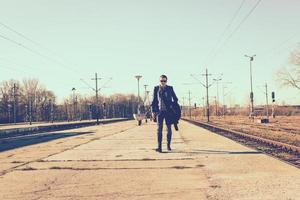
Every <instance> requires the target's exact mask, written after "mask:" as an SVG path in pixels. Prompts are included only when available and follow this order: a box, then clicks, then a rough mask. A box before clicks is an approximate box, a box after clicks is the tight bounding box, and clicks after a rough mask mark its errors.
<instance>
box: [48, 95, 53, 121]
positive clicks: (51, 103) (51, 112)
mask: <svg viewBox="0 0 300 200" xmlns="http://www.w3.org/2000/svg"><path fill="white" fill-rule="evenodd" d="M49 104H50V121H51V123H53V121H54V119H53V118H54V117H53V101H52V99H49Z"/></svg>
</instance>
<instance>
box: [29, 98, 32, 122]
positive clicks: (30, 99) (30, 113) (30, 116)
mask: <svg viewBox="0 0 300 200" xmlns="http://www.w3.org/2000/svg"><path fill="white" fill-rule="evenodd" d="M29 124H30V125H32V94H31V93H30V94H29Z"/></svg>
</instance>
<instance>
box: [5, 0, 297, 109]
mask: <svg viewBox="0 0 300 200" xmlns="http://www.w3.org/2000/svg"><path fill="white" fill-rule="evenodd" d="M242 2H243V0H206V1H204V0H202V1H201V0H151V1H150V0H107V1H104V0H97V1H96V0H22V1H20V0H0V22H1V23H3V24H5V25H7V26H9V27H10V28H12V29H13V30H15V31H18V33H21V34H22V35H24V36H26V37H27V38H29V39H31V40H32V41H33V42H30V41H28V40H26V39H25V38H23V37H21V36H20V35H18V34H16V33H14V32H13V31H11V30H8V29H6V28H5V27H3V26H0V35H2V36H5V37H7V38H9V39H11V40H13V41H15V42H17V43H19V45H17V44H14V43H12V42H9V41H7V40H5V39H3V38H1V37H0V81H3V80H8V79H11V78H14V79H18V80H22V79H23V78H38V79H39V80H40V81H41V82H42V83H43V84H44V85H46V86H47V88H48V89H51V90H53V91H54V92H55V94H56V95H57V96H58V99H59V100H62V99H63V98H64V97H66V96H68V95H69V94H70V93H71V89H72V87H75V88H77V91H78V92H80V93H82V94H87V95H91V94H93V91H92V90H90V89H88V88H87V87H86V86H85V85H84V84H83V83H82V82H81V81H80V79H84V80H85V81H86V82H88V83H89V84H91V85H92V86H94V82H92V80H90V79H91V78H93V76H94V73H95V72H98V74H99V76H100V77H104V80H102V81H101V82H100V84H101V83H104V82H106V80H107V79H108V78H109V77H112V78H113V80H112V82H110V83H109V84H108V88H105V89H103V90H102V93H103V94H105V95H108V94H113V93H137V83H136V80H135V79H134V75H136V74H141V75H143V78H142V79H141V85H144V84H147V85H149V89H150V90H151V92H152V88H153V86H154V85H156V84H158V78H159V75H161V74H166V75H167V76H168V77H169V85H173V86H174V88H175V91H176V92H177V96H178V97H179V98H180V99H182V97H183V96H185V97H188V91H189V90H191V93H192V97H193V100H192V102H197V103H198V104H199V103H200V102H202V100H201V98H202V97H203V96H204V95H205V92H204V87H202V86H201V85H199V84H197V85H185V84H184V83H195V80H194V79H193V78H192V77H191V76H190V74H196V75H197V74H198V75H197V76H198V77H199V79H201V81H202V82H204V81H205V79H204V77H203V76H201V75H200V74H202V73H203V72H204V71H205V68H206V67H207V68H208V70H209V73H212V74H213V75H214V76H211V77H210V78H211V79H212V78H217V77H218V76H219V74H220V73H223V81H226V82H228V81H229V82H232V84H230V85H228V86H227V89H226V90H227V92H230V94H229V95H227V96H226V99H225V100H226V103H227V104H228V103H232V104H234V103H240V104H245V103H246V101H247V100H248V96H249V89H250V81H249V60H248V59H247V58H245V57H244V54H249V55H252V54H256V55H257V56H256V57H255V60H254V62H253V79H254V96H255V103H256V104H260V103H264V102H265V97H264V93H263V90H264V88H263V87H262V85H264V84H265V83H266V82H267V83H268V85H269V91H270V92H271V91H275V92H276V96H277V98H276V100H277V101H278V103H281V102H282V101H285V102H286V103H291V104H299V103H300V93H299V90H296V89H286V88H280V87H279V85H278V83H276V80H275V73H276V71H277V70H278V69H279V68H280V67H282V66H287V65H289V62H288V57H289V54H290V51H291V50H293V49H295V48H296V47H297V45H299V42H300V12H299V10H300V1H297V0H262V1H261V2H260V3H259V4H258V6H257V8H256V9H255V10H254V11H253V13H252V14H251V15H250V16H249V17H248V18H247V19H246V21H245V22H244V23H242V24H241V26H240V27H239V28H238V29H237V31H235V32H234V34H233V35H232V37H230V38H229V36H230V35H231V34H232V32H233V31H234V30H235V29H236V27H237V26H238V25H239V23H240V22H241V20H242V19H243V18H244V17H245V16H246V15H247V13H248V12H249V11H250V10H251V8H252V7H253V6H254V5H255V3H256V2H257V0H245V3H244V4H243V6H242V8H241V10H240V12H239V13H238V15H237V17H236V18H235V20H234V21H233V23H232V25H231V26H230V27H229V28H228V29H227V31H226V32H225V34H224V37H223V38H221V42H220V40H219V39H220V37H221V36H222V33H223V31H224V30H225V28H226V27H227V26H228V24H229V22H230V20H231V19H232V17H233V16H234V14H235V12H236V11H237V9H238V8H239V6H240V5H241V3H242ZM226 38H229V39H228V40H227V39H226ZM224 40H226V41H227V42H226V43H225V44H224V43H223V42H222V41H224ZM218 41H219V42H218ZM20 44H21V45H23V46H24V47H26V48H29V49H30V50H33V51H34V52H32V51H30V50H28V49H25V48H23V47H22V46H21V45H20ZM41 45H42V46H41ZM216 46H218V47H220V48H217V51H216V56H211V52H212V51H213V50H214V49H216ZM210 81H211V80H210ZM142 91H143V88H142V87H141V92H142ZM227 92H226V93H227ZM219 93H220V101H221V102H222V98H221V96H222V87H221V84H220V90H219ZM210 96H216V85H213V86H212V87H211V88H210Z"/></svg>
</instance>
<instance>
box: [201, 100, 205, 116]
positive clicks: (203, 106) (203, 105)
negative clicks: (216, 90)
mask: <svg viewBox="0 0 300 200" xmlns="http://www.w3.org/2000/svg"><path fill="white" fill-rule="evenodd" d="M202 101H203V103H202V108H203V117H205V97H202Z"/></svg>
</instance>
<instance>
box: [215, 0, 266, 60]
mask: <svg viewBox="0 0 300 200" xmlns="http://www.w3.org/2000/svg"><path fill="white" fill-rule="evenodd" d="M261 1H262V0H258V1H257V2H256V3H255V5H254V6H253V7H252V8H251V9H250V11H249V12H248V13H247V14H246V15H245V16H244V17H243V19H242V20H241V21H240V23H239V24H238V25H237V26H236V27H235V29H234V30H233V31H232V32H231V34H230V35H228V37H227V38H226V39H225V41H224V42H223V44H222V45H221V46H220V47H219V48H218V49H217V50H216V51H215V53H214V55H213V56H212V58H215V57H216V56H217V54H218V53H219V52H220V50H221V49H222V47H223V46H224V45H225V44H226V43H227V42H228V41H229V40H230V39H231V38H232V36H233V35H234V34H235V33H236V32H237V31H238V30H239V29H240V28H241V26H242V25H243V24H244V23H245V21H246V20H247V19H248V18H249V17H250V15H251V14H252V13H253V12H254V10H255V9H256V8H257V6H258V5H259V3H260V2H261Z"/></svg>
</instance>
